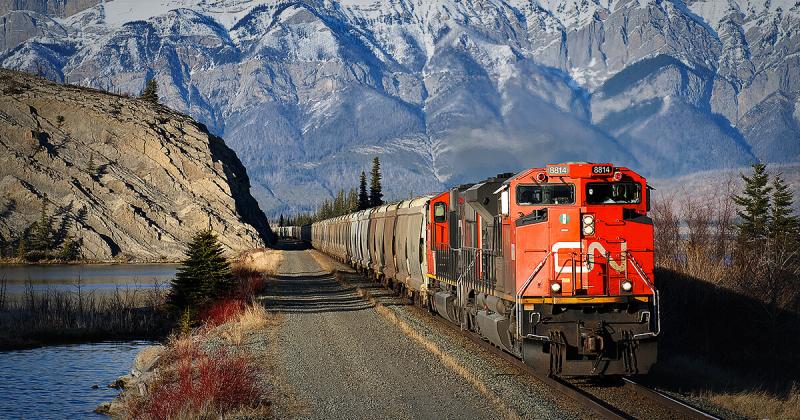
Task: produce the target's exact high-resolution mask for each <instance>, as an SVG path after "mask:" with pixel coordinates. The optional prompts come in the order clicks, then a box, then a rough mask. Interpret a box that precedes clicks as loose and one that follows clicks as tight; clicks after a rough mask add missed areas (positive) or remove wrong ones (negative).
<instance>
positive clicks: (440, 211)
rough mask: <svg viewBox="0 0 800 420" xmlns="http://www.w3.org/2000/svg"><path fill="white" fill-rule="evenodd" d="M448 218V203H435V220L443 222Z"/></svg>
mask: <svg viewBox="0 0 800 420" xmlns="http://www.w3.org/2000/svg"><path fill="white" fill-rule="evenodd" d="M446 219H447V204H445V203H441V202H439V203H436V204H434V205H433V221H434V222H436V223H442V222H444V221H445V220H446Z"/></svg>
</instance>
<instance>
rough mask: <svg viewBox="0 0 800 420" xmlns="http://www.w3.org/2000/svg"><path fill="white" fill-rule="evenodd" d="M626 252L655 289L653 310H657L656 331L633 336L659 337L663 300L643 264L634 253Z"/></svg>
mask: <svg viewBox="0 0 800 420" xmlns="http://www.w3.org/2000/svg"><path fill="white" fill-rule="evenodd" d="M626 254H628V257H629V258H628V261H630V262H631V264H633V268H635V269H636V273H637V274H639V277H641V278H642V280H644V282H645V283H647V285H648V286H650V290H652V291H653V310H654V311H655V312H656V314H655V317H656V330H655V331H654V332H646V333H641V334H636V335H634V336H633V338H634V339H636V338H643V337H657V336H658V335H659V334H661V307H660V305H661V302H660V301H659V296H658V290H656V286H655V285H654V284H653V282H651V281H650V279H649V278H648V277H647V273H645V272H644V270H643V269H642V266H640V265H639V262H638V261H636V258H634V257H633V254H631V253H630V252H626ZM626 267H627V265H626Z"/></svg>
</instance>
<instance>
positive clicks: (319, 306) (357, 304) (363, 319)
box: [264, 251, 500, 419]
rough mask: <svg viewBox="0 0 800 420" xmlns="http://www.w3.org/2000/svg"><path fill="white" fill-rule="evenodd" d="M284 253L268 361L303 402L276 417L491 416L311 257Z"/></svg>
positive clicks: (273, 299)
mask: <svg viewBox="0 0 800 420" xmlns="http://www.w3.org/2000/svg"><path fill="white" fill-rule="evenodd" d="M311 252H313V251H285V255H284V260H283V264H282V265H281V267H280V270H279V276H278V278H277V280H276V281H275V282H274V283H273V284H272V285H271V286H270V287H269V289H268V291H267V295H266V296H265V297H264V302H265V304H266V305H267V308H268V309H270V310H273V311H276V312H279V313H283V322H282V325H281V330H280V333H279V334H278V346H277V348H279V349H281V352H279V354H278V355H276V357H277V359H278V360H276V366H277V367H278V368H277V369H278V372H276V373H277V374H278V375H279V376H281V377H282V380H283V381H285V382H286V383H287V384H288V385H289V386H290V387H291V388H292V391H293V393H294V394H296V396H297V398H298V399H299V402H300V403H299V405H300V406H301V407H303V409H301V410H295V412H291V413H289V412H283V413H282V412H281V411H280V410H281V408H280V407H281V404H280V403H277V404H276V405H277V407H278V413H277V414H278V415H279V417H302V418H401V419H411V418H437V419H446V418H453V419H455V418H459V419H461V418H471V419H481V418H487V419H488V418H495V419H496V418H498V417H500V416H499V415H498V414H497V413H496V412H495V410H494V408H493V407H491V406H489V404H488V403H487V402H486V399H485V398H484V397H483V396H482V395H481V394H480V393H479V392H478V391H477V390H476V388H475V387H474V386H472V385H471V384H470V383H468V382H467V381H466V380H465V379H463V378H462V377H461V376H459V375H458V374H456V373H455V372H454V371H452V370H450V369H449V368H446V367H444V366H443V365H442V364H441V363H439V361H438V359H437V358H436V357H435V356H433V355H432V354H431V353H429V352H428V351H427V350H425V349H424V348H423V347H422V346H420V345H418V344H416V343H415V342H413V341H412V340H410V339H409V338H408V337H406V336H405V335H403V333H402V332H400V331H399V330H398V329H397V328H396V327H395V326H393V325H391V324H390V323H389V322H388V321H387V320H385V319H384V318H383V317H381V316H380V315H379V314H378V313H377V312H376V311H375V310H374V309H373V307H372V304H371V303H369V302H368V301H367V300H366V299H363V298H362V297H360V296H359V295H358V294H357V293H356V290H355V288H353V287H345V286H343V285H342V284H340V283H339V282H337V281H336V278H335V277H334V276H333V275H332V274H331V273H329V272H328V270H326V269H325V268H323V267H321V266H320V265H319V264H318V263H317V262H316V260H315V259H314V258H313V257H312V255H311Z"/></svg>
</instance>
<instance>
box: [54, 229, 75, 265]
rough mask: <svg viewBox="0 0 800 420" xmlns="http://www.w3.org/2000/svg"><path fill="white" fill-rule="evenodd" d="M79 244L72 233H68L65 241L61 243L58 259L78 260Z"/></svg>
mask: <svg viewBox="0 0 800 420" xmlns="http://www.w3.org/2000/svg"><path fill="white" fill-rule="evenodd" d="M78 245H79V244H78V241H76V240H75V239H74V238H73V237H72V236H71V235H67V237H66V238H64V242H63V243H62V244H61V250H60V251H59V252H58V259H59V260H61V261H75V260H77V259H78V256H79V246H78Z"/></svg>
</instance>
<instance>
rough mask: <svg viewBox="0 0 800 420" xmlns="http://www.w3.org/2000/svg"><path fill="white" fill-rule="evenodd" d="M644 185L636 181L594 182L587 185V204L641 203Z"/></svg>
mask: <svg viewBox="0 0 800 420" xmlns="http://www.w3.org/2000/svg"><path fill="white" fill-rule="evenodd" d="M641 202H642V186H641V185H640V184H638V183H635V182H592V183H589V184H587V185H586V204H639V203H641Z"/></svg>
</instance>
